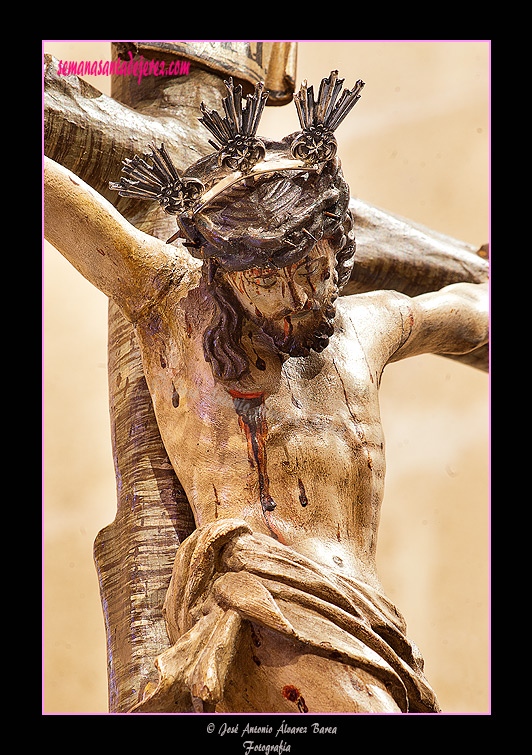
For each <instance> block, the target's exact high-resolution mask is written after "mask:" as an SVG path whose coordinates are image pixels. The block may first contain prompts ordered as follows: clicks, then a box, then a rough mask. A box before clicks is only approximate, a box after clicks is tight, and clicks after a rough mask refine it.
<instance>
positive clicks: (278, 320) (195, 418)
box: [45, 161, 488, 712]
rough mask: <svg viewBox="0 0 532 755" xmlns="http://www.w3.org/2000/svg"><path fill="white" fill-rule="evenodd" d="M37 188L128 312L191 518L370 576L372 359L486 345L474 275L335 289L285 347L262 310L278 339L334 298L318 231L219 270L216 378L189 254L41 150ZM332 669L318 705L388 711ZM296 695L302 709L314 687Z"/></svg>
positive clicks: (483, 307)
mask: <svg viewBox="0 0 532 755" xmlns="http://www.w3.org/2000/svg"><path fill="white" fill-rule="evenodd" d="M45 186H46V187H47V188H48V196H49V202H48V205H47V212H46V214H45V230H46V236H47V238H48V239H49V240H50V241H51V243H53V244H54V246H56V248H58V249H59V250H60V251H61V252H62V253H63V254H64V255H65V256H66V257H67V259H69V260H70V261H71V262H72V264H74V265H75V267H76V268H77V269H78V270H79V271H80V272H81V273H82V274H83V275H84V276H85V277H86V278H87V279H88V280H89V281H91V282H92V283H94V285H96V286H97V287H98V288H99V289H100V290H102V291H103V292H104V293H106V294H107V295H108V296H111V297H112V298H114V299H115V301H116V302H117V303H118V305H119V306H120V307H121V309H122V311H123V312H124V314H125V316H126V317H128V318H129V319H130V320H131V321H132V322H133V323H134V325H135V329H136V334H137V337H138V340H139V343H140V347H141V352H142V357H143V365H144V371H145V375H146V379H147V383H148V386H149V389H150V393H151V396H152V399H153V405H154V409H155V414H156V418H157V422H158V425H159V429H160V432H161V436H162V439H163V442H164V444H165V447H166V450H167V453H168V456H169V458H170V461H171V462H172V464H173V466H174V469H175V471H176V474H177V476H178V478H179V480H180V482H181V484H182V485H183V487H184V489H185V491H186V493H187V497H188V500H189V502H190V505H191V507H192V510H193V512H194V516H195V519H196V524H197V525H198V526H201V525H203V524H206V523H208V522H211V521H214V520H215V519H216V518H222V517H223V518H231V517H239V518H243V519H245V520H247V521H248V522H249V523H250V525H251V526H252V528H253V529H254V530H255V531H256V532H262V533H264V534H266V535H269V536H271V537H275V538H277V539H278V540H279V541H280V542H282V543H285V544H287V545H289V546H290V547H291V548H293V549H294V550H296V551H298V552H299V553H302V554H304V555H305V556H308V557H310V558H312V559H313V560H314V561H316V562H318V563H322V564H324V565H326V566H327V567H329V568H332V569H335V570H337V571H338V572H339V573H341V574H343V575H346V576H351V577H354V578H356V579H360V580H362V581H365V582H366V583H368V584H370V585H372V586H374V587H376V588H378V589H379V588H380V584H379V581H378V577H377V574H376V571H375V550H376V541H377V529H378V522H379V512H380V506H381V502H382V498H383V492H384V473H385V456H384V437H383V432H382V427H381V421H380V414H379V401H378V389H379V384H380V380H381V375H382V372H383V370H384V368H385V366H386V365H387V364H388V363H390V362H392V361H396V360H399V359H403V358H406V357H409V356H414V355H417V354H422V353H452V354H462V353H467V352H469V351H471V350H472V349H474V348H476V347H478V346H481V345H483V344H484V343H486V342H487V340H488V291H487V284H467V283H459V284H455V285H451V286H448V287H446V288H444V289H442V290H440V291H438V292H434V293H429V294H424V295H422V296H418V297H416V298H409V297H407V296H405V295H402V294H398V293H396V292H393V291H376V292H371V293H368V294H360V295H355V296H346V297H340V298H339V299H338V300H337V301H336V303H335V306H336V317H335V321H334V325H335V330H334V335H333V336H332V337H331V338H330V342H329V344H328V346H327V348H325V350H324V351H322V352H321V353H316V352H311V353H310V354H309V356H303V357H291V358H289V357H288V356H287V355H285V354H282V353H280V352H279V350H278V349H277V348H276V347H275V346H274V345H273V341H272V338H271V337H270V336H267V335H265V334H264V332H263V331H262V330H261V328H260V326H259V324H258V323H259V321H260V316H262V317H266V318H268V320H269V321H270V323H271V325H272V327H273V330H274V332H275V333H276V334H277V335H278V336H279V338H280V339H281V340H282V339H284V338H285V337H286V335H287V331H288V330H289V329H291V330H292V334H295V335H297V336H299V337H301V338H304V337H305V336H306V335H307V334H308V333H311V332H312V331H313V330H314V328H315V326H316V323H317V321H318V320H319V314H320V312H321V311H322V310H323V308H324V307H325V306H326V305H327V302H328V301H329V299H330V297H331V296H333V298H334V287H335V275H334V265H335V260H334V254H333V252H332V250H331V248H330V247H329V245H328V244H327V243H320V244H318V245H317V246H316V247H315V248H314V249H313V250H312V252H311V253H310V254H309V256H308V258H306V259H304V260H302V261H301V262H299V263H297V264H295V265H292V266H290V267H289V268H285V269H283V270H279V271H271V270H250V271H244V272H243V273H225V274H224V275H225V279H226V282H227V284H228V285H230V286H231V287H232V289H233V291H234V293H235V295H236V297H237V298H238V300H239V302H240V303H241V305H242V307H243V310H244V312H245V314H246V318H245V323H244V327H243V331H242V338H241V343H242V345H243V347H244V349H245V351H246V353H247V355H248V358H249V363H250V368H249V372H248V373H246V374H245V375H244V376H243V377H242V378H241V379H239V380H237V381H227V382H221V381H219V380H215V378H214V377H213V374H212V371H211V368H210V365H209V364H208V363H207V362H206V361H205V359H204V354H203V348H202V335H203V332H204V330H205V328H206V327H207V326H208V324H209V322H210V315H211V306H210V302H209V295H208V292H206V291H205V290H204V289H202V288H201V286H200V285H199V282H200V268H199V265H198V263H197V261H195V260H192V259H191V258H190V256H189V255H188V253H186V252H185V251H184V250H183V248H180V247H168V246H167V245H165V244H164V243H162V242H160V241H159V240H157V239H155V238H153V237H151V236H147V235H145V234H142V233H141V232H139V231H137V230H136V229H134V228H132V226H130V225H129V224H128V223H127V222H126V221H125V220H124V219H123V218H122V217H121V216H120V215H119V214H118V213H117V212H116V211H115V210H114V209H113V208H112V207H111V205H109V204H108V203H107V202H105V200H102V198H101V197H100V196H99V195H97V194H96V192H93V191H92V190H91V189H90V188H89V187H87V186H86V185H84V184H83V183H82V182H81V181H80V180H79V179H77V178H75V177H72V174H70V173H69V172H68V171H66V170H65V169H63V168H61V167H60V166H54V165H50V164H49V161H46V165H45ZM54 203H56V205H57V207H56V209H55V210H54ZM80 216H81V217H85V218H86V217H93V218H96V221H97V222H95V223H94V227H93V228H91V234H92V235H90V237H88V236H87V234H85V235H84V234H81V233H78V231H77V229H78V223H79V221H78V218H79V217H80ZM235 395H239V396H243V397H246V396H248V397H249V396H254V397H255V399H258V400H259V403H260V406H261V407H262V412H263V415H262V416H263V419H264V420H265V424H264V426H262V428H261V430H260V435H261V438H260V442H261V443H262V447H263V450H266V452H267V470H266V474H267V482H268V490H267V495H268V496H269V497H270V498H271V500H272V501H273V502H274V503H275V506H274V507H272V508H271V509H270V510H267V509H265V508H264V506H261V492H262V493H264V490H262V491H261V482H260V476H259V474H258V465H257V464H255V465H254V466H253V467H252V466H251V463H250V462H251V461H252V453H253V449H252V444H251V442H250V437H249V436H250V433H249V432H246V425H245V423H244V422H242V420H241V418H239V416H238V413H237V411H236V410H235V403H234V396H235ZM176 397H177V398H176ZM250 449H251V450H250ZM263 471H264V470H263ZM263 483H264V480H263ZM263 487H264V485H263ZM380 589H381V588H380ZM267 646H268V645H267V642H265V643H263V647H262V650H261V652H264V653H265V654H266V653H267ZM257 652H258V651H257ZM266 657H267V656H266V655H265V656H264V658H266ZM298 663H299V668H300V670H301V673H302V674H304V673H306V671H305V669H307V671H308V673H309V674H310V673H320V674H321V673H325V668H326V664H325V665H324V662H323V660H322V659H319V658H316V657H314V656H310V655H308V656H304V657H303V656H302V658H301V659H300V660H299V661H298ZM333 667H334V668H333V669H332V671H331V672H330V673H332V674H333V675H335V679H336V680H337V689H338V690H340V692H339V693H338V699H336V698H335V695H334V694H332V693H331V703H330V704H331V706H332V707H331V708H330V710H331V711H337V712H341V711H353V709H355V710H356V709H360V710H363V711H368V712H389V711H394V710H396V707H395V703H394V702H393V700H392V699H391V698H389V696H388V695H387V694H386V693H385V690H384V689H383V687H382V685H381V683H380V682H378V681H377V680H371V679H370V680H369V681H368V680H367V679H365V680H364V681H363V683H362V682H361V684H360V690H358V691H357V689H354V687H353V683H352V674H353V671H352V669H351V677H349V676H346V674H348V672H347V671H346V670H345V669H344V667H343V666H342V665H341V664H333ZM329 668H330V666H329ZM271 673H272V677H271V679H269V681H267V683H271V684H272V685H273V686H275V687H276V688H277V689H279V688H281V687H282V686H283V684H288V683H290V681H291V680H290V679H283V677H282V670H279V669H277V670H276V671H272V672H271ZM344 676H345V680H343V681H342V679H343V677H344ZM274 677H275V678H274ZM344 682H345V683H344ZM372 685H373V686H372ZM364 689H365V690H366V692H364ZM368 690H370V691H368ZM371 690H372V691H371ZM233 703H234V704H235V705H238V704H239V702H238V700H236V702H235V701H233ZM306 704H307V705H308V707H309V710H311V711H312V710H313V708H312V701H309V700H307V701H306ZM353 706H355V707H353ZM357 706H358V708H357ZM235 709H238V708H233V710H235ZM279 710H289V708H282V707H281V708H279ZM314 710H316V709H315V708H314Z"/></svg>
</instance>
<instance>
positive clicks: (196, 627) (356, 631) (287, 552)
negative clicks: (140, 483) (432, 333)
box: [131, 519, 440, 713]
mask: <svg viewBox="0 0 532 755" xmlns="http://www.w3.org/2000/svg"><path fill="white" fill-rule="evenodd" d="M164 613H165V619H166V626H167V631H168V636H169V638H170V641H171V642H172V643H174V644H173V646H172V647H171V648H169V649H168V650H167V651H166V652H164V653H163V654H162V655H160V656H159V657H158V658H157V661H156V663H157V666H158V669H159V684H158V685H157V687H156V688H155V689H153V690H152V691H151V692H148V694H145V696H144V699H143V700H142V702H140V703H139V704H138V705H136V706H135V707H134V708H132V710H131V712H138V713H149V712H158V713H160V712H174V713H177V712H190V711H193V710H198V711H202V710H204V709H210V710H214V705H216V703H218V702H220V701H221V700H222V699H223V695H224V682H225V679H226V676H227V674H228V671H229V670H230V668H231V665H232V662H233V660H234V658H235V654H236V649H237V647H238V639H239V635H240V632H241V631H242V628H243V625H244V622H246V621H250V622H252V623H254V624H256V625H258V626H262V627H267V628H268V629H270V630H273V631H275V632H279V633H280V634H281V635H282V636H284V637H286V638H291V639H292V640H293V642H294V644H295V647H298V648H300V649H301V650H302V651H303V652H310V653H314V654H316V655H318V656H321V657H323V658H328V659H331V660H334V661H338V662H340V663H343V664H348V665H351V666H353V667H355V668H361V669H364V670H365V671H367V672H368V673H370V674H372V675H373V676H374V677H376V678H378V679H380V680H382V681H383V682H384V684H385V686H386V688H387V689H388V691H389V693H390V694H391V696H392V697H393V699H394V700H395V702H396V703H397V705H398V707H399V709H400V710H401V711H402V712H405V713H407V712H410V713H437V712H439V710H440V709H439V706H438V703H437V701H436V698H435V695H434V692H433V691H432V689H431V688H430V687H429V685H428V683H427V681H426V679H425V677H424V675H423V660H422V658H421V656H420V654H419V651H418V650H417V649H416V648H415V646H414V645H413V644H412V643H411V642H409V641H408V640H407V638H406V636H405V628H406V627H405V622H404V620H403V618H402V617H401V616H400V614H399V613H398V612H397V610H396V609H395V607H394V606H393V605H392V604H391V603H390V601H389V600H387V599H386V598H385V597H384V596H383V595H381V594H380V593H379V592H377V591H376V590H375V589H373V588H372V587H370V586H368V585H366V584H364V583H363V582H359V581H357V580H355V579H352V578H346V577H342V576H340V575H338V574H337V573H336V572H334V571H333V570H332V569H331V570H329V569H327V568H326V567H325V566H323V564H317V563H315V562H313V561H312V560H311V559H308V558H306V557H304V556H302V555H300V554H298V553H296V552H295V551H294V550H292V549H291V548H289V547H288V546H286V545H282V544H280V543H278V542H276V541H275V540H273V539H272V538H271V537H268V536H266V535H258V534H253V532H252V530H251V528H250V527H249V525H248V524H247V523H246V522H244V521H243V520H240V519H222V520H217V521H215V522H213V523H211V524H208V525H205V526H203V527H200V528H199V529H197V530H196V531H195V532H194V533H193V534H192V535H190V537H188V538H187V539H186V540H185V541H184V542H183V543H182V545H180V547H179V549H178V551H177V556H176V559H175V564H174V571H173V575H172V579H171V583H170V586H169V589H168V592H167V596H166V601H165V605H164ZM325 638H326V639H325ZM264 712H267V711H264Z"/></svg>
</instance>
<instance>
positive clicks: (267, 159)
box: [109, 71, 364, 253]
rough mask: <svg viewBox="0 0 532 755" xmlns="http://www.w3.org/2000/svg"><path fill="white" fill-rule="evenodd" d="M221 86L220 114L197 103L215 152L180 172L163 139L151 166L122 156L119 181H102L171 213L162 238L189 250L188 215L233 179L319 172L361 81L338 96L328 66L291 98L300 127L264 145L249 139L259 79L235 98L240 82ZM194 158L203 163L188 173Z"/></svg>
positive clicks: (263, 94)
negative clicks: (280, 142)
mask: <svg viewBox="0 0 532 755" xmlns="http://www.w3.org/2000/svg"><path fill="white" fill-rule="evenodd" d="M224 83H225V86H226V88H227V96H226V97H224V98H223V100H222V104H223V109H224V117H223V118H222V116H221V115H220V114H219V113H218V112H217V111H216V110H211V111H208V110H207V108H206V107H205V105H204V103H203V102H202V103H201V113H202V116H201V118H200V119H199V120H200V122H201V123H202V124H203V125H204V126H205V127H206V128H207V129H208V130H209V131H210V133H211V134H212V135H213V137H214V139H215V140H216V141H212V140H211V139H209V143H210V144H211V145H212V146H213V147H214V149H215V150H216V151H215V153H214V154H213V155H210V156H208V157H207V158H202V160H200V161H198V163H195V164H194V165H193V166H191V168H189V169H187V170H186V171H184V172H183V173H181V172H180V171H178V170H177V168H176V167H175V166H174V164H173V162H172V160H171V159H170V156H169V155H168V152H167V151H166V148H165V146H164V144H161V146H160V147H157V146H155V145H150V149H151V152H152V154H151V161H152V164H151V165H150V164H149V163H148V162H147V159H145V158H143V157H139V156H138V155H135V156H134V157H133V158H131V159H126V160H125V161H124V163H123V168H122V173H123V175H122V177H121V179H120V181H118V182H111V183H110V184H109V186H110V188H111V189H114V190H115V191H117V192H118V193H119V194H120V195H121V196H123V197H133V198H135V199H146V200H152V201H158V202H159V203H160V204H161V206H162V207H163V208H164V210H165V211H166V212H167V213H170V214H173V215H176V218H177V222H178V226H179V231H178V232H177V233H176V234H174V236H172V238H171V239H169V240H168V243H170V242H171V241H174V240H175V239H176V238H178V237H179V236H182V237H183V238H185V239H186V242H185V243H187V246H189V247H192V248H193V249H192V253H194V248H197V246H198V242H197V237H196V238H194V233H191V228H193V226H194V220H195V218H196V217H197V216H198V214H199V213H200V212H201V211H202V210H204V209H205V208H206V207H207V206H208V205H209V204H212V203H213V202H214V201H215V200H216V198H217V197H219V195H220V194H222V193H223V192H226V191H227V190H228V189H230V187H232V186H233V185H234V184H236V183H238V182H243V181H245V180H248V179H257V178H259V177H261V176H264V175H266V174H268V173H279V172H280V171H286V170H293V171H299V172H303V173H306V172H309V171H310V172H316V173H318V174H319V173H321V172H322V171H323V169H324V167H325V166H326V165H327V164H329V163H331V161H334V159H335V157H336V152H337V142H336V138H335V136H334V131H335V130H336V129H337V128H338V126H339V125H340V124H341V123H342V121H343V120H344V118H345V117H346V116H347V115H348V113H349V112H350V111H351V109H352V108H353V106H354V105H355V103H356V102H357V101H358V100H359V99H360V92H361V90H362V87H363V86H364V82H363V81H361V80H359V81H357V82H356V84H355V85H354V87H353V88H352V89H350V90H349V89H344V90H343V92H342V94H341V96H340V92H341V91H342V86H343V83H344V79H339V78H338V71H332V72H331V73H330V75H329V76H328V77H327V78H324V79H322V81H321V84H320V88H319V92H318V97H317V98H315V96H314V89H313V87H312V86H310V87H308V86H307V84H306V82H305V83H303V84H302V85H301V88H300V91H299V92H298V93H297V94H296V95H294V101H295V105H296V109H297V113H298V117H299V122H300V126H301V130H300V131H299V132H297V133H296V134H294V135H292V136H291V137H290V139H289V141H288V142H287V144H289V146H287V147H286V146H285V147H283V149H279V148H277V149H273V148H270V149H269V148H268V146H267V145H266V144H265V141H263V140H262V139H260V138H259V137H257V129H258V126H259V123H260V119H261V116H262V113H263V110H264V106H265V104H266V100H267V98H268V92H267V91H265V90H264V84H262V83H259V84H257V85H256V86H255V91H254V93H253V94H252V95H248V96H247V97H246V101H245V103H243V99H242V87H241V85H237V86H234V84H233V80H232V79H229V80H228V81H225V82H224ZM287 139H288V138H287ZM268 144H270V145H271V144H272V143H271V142H268ZM145 157H146V156H145ZM213 158H214V159H213ZM200 163H201V164H202V166H203V167H202V168H201V169H197V170H195V166H198V165H199V164H200ZM194 174H195V175H194Z"/></svg>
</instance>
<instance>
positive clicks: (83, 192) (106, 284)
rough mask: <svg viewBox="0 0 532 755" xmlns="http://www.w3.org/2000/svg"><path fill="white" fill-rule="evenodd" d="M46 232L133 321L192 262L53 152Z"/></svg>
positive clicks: (47, 166) (47, 176)
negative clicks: (133, 221)
mask: <svg viewBox="0 0 532 755" xmlns="http://www.w3.org/2000/svg"><path fill="white" fill-rule="evenodd" d="M44 233H45V237H46V239H47V240H48V241H49V242H50V243H51V244H52V245H53V246H54V247H55V248H56V249H58V250H59V251H60V252H61V254H63V255H64V256H65V257H66V258H67V259H68V260H69V262H71V263H72V264H73V265H74V267H75V268H76V269H77V270H79V272H80V273H81V274H82V275H83V276H84V277H85V278H87V280H89V281H90V282H91V283H93V284H94V285H95V286H96V287H97V288H99V289H100V291H103V292H104V293H105V294H107V296H109V297H111V298H112V299H114V301H116V303H117V304H118V306H119V307H120V308H121V309H122V311H123V312H124V314H125V315H126V317H128V318H129V319H130V320H132V321H135V320H136V319H137V318H138V317H139V315H140V313H141V312H142V311H143V310H144V309H145V308H146V307H147V306H149V305H150V304H151V303H153V302H154V301H156V300H157V299H158V298H159V297H161V296H163V295H164V294H165V293H166V292H167V291H168V288H169V287H170V286H171V285H172V283H174V282H175V280H176V277H181V276H182V274H183V272H184V271H185V270H186V269H187V268H189V267H190V266H191V265H192V262H191V260H190V259H189V255H188V254H187V252H185V251H184V250H182V249H180V248H179V247H175V246H169V245H167V244H165V243H164V242H163V241H160V240H159V239H156V238H154V237H153V236H150V235H148V234H146V233H143V232H142V231H139V230H138V229H136V228H134V226H132V225H131V224H130V223H128V222H127V220H125V218H123V217H122V215H121V214H120V213H119V212H118V211H117V210H115V208H114V207H113V206H112V205H111V204H110V203H109V202H108V201H107V200H106V199H104V198H103V197H102V196H101V194H99V193H98V192H97V191H95V190H94V189H92V188H91V187H90V186H88V184H86V183H85V182H84V181H82V180H81V179H80V178H79V177H78V176H76V175H75V174H74V173H72V172H71V171H69V170H68V169H67V168H64V167H63V166H62V165H59V163H56V162H54V161H53V160H50V159H49V158H47V157H45V158H44Z"/></svg>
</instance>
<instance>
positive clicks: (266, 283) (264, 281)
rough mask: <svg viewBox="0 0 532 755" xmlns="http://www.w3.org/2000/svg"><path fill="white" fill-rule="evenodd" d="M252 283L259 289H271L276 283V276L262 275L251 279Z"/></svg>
mask: <svg viewBox="0 0 532 755" xmlns="http://www.w3.org/2000/svg"><path fill="white" fill-rule="evenodd" d="M252 281H253V283H254V284H255V285H256V286H259V288H273V287H274V286H275V284H276V283H277V276H276V275H264V276H257V277H256V278H252Z"/></svg>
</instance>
